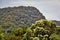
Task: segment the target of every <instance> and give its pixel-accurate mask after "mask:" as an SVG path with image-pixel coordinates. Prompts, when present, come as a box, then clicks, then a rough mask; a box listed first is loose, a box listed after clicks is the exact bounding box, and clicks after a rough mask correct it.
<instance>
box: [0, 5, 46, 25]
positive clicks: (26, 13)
mask: <svg viewBox="0 0 60 40" xmlns="http://www.w3.org/2000/svg"><path fill="white" fill-rule="evenodd" d="M40 19H45V17H44V16H43V15H42V13H41V12H39V10H38V9H37V8H35V7H29V6H28V7H26V6H20V7H9V8H2V9H0V20H2V21H7V22H12V23H14V24H15V25H17V26H23V25H25V26H30V25H31V24H32V23H34V22H35V21H36V20H40Z"/></svg>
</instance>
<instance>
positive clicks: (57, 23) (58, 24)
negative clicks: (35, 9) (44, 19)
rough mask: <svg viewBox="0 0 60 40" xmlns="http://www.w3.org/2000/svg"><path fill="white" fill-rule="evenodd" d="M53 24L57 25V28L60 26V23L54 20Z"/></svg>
mask: <svg viewBox="0 0 60 40" xmlns="http://www.w3.org/2000/svg"><path fill="white" fill-rule="evenodd" d="M52 21H53V22H55V23H56V25H57V26H60V21H56V20H52Z"/></svg>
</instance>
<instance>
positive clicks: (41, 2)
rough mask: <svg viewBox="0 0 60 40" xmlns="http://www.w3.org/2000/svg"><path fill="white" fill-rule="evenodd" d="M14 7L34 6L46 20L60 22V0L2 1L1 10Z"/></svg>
mask: <svg viewBox="0 0 60 40" xmlns="http://www.w3.org/2000/svg"><path fill="white" fill-rule="evenodd" d="M13 6H34V7H36V8H37V9H39V11H40V12H41V13H43V15H44V16H45V17H46V19H48V20H59V21H60V0H0V8H4V7H13Z"/></svg>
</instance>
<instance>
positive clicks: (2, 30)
mask: <svg viewBox="0 0 60 40" xmlns="http://www.w3.org/2000/svg"><path fill="white" fill-rule="evenodd" d="M57 30H60V29H58V28H56V24H55V23H54V22H52V21H50V20H38V21H36V22H35V23H34V24H32V25H31V26H30V27H25V26H24V27H17V26H15V24H14V23H11V22H4V21H0V40H60V36H59V35H58V33H57V32H58V31H57Z"/></svg>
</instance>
